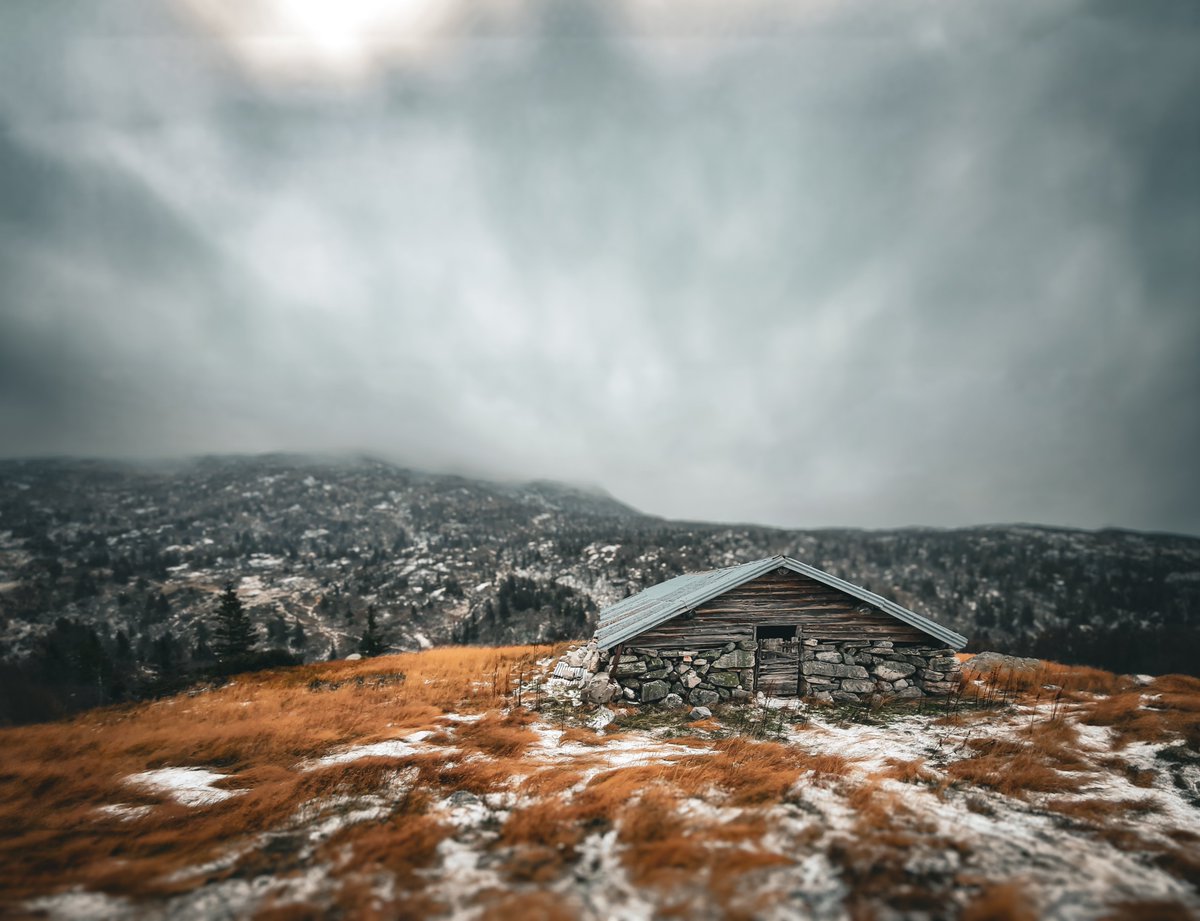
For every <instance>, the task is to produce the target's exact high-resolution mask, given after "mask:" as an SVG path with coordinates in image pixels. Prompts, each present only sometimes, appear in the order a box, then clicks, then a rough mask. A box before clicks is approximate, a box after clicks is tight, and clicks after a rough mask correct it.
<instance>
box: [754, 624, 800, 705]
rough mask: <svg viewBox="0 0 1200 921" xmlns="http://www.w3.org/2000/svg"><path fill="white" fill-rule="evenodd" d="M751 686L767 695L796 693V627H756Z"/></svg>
mask: <svg viewBox="0 0 1200 921" xmlns="http://www.w3.org/2000/svg"><path fill="white" fill-rule="evenodd" d="M754 632H755V639H756V640H757V641H758V655H757V656H756V662H757V663H758V664H757V666H756V668H755V682H754V686H755V688H756V689H757V690H760V691H762V692H763V693H764V694H767V695H768V696H770V697H797V696H799V694H800V627H799V626H797V625H794V624H793V625H789V626H784V627H757V628H756V629H755V631H754Z"/></svg>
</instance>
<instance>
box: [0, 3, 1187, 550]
mask: <svg viewBox="0 0 1200 921" xmlns="http://www.w3.org/2000/svg"><path fill="white" fill-rule="evenodd" d="M735 11H736V12H735ZM1198 100H1200V3H1196V2H1195V0H1179V2H1172V0H1139V2H1133V0H1103V2H1085V0H1069V2H1060V0H1028V2H1025V0H993V2H986V3H984V2H970V0H938V2H935V0H922V2H889V3H879V2H876V0H872V2H862V3H859V2H826V0H797V2H786V3H785V2H775V0H745V2H739V3H736V4H732V3H728V2H723V0H677V2H671V3H667V2H662V0H605V2H599V0H597V2H595V3H568V2H562V3H551V2H545V3H529V4H525V3H518V2H515V0H462V2H461V3H456V2H455V0H399V2H397V0H389V2H384V0H174V2H168V0H144V2H143V0H4V3H3V4H2V5H0V454H2V455H9V456H13V455H45V454H85V455H105V456H163V455H171V456H175V455H186V454H194V453H209V452H233V451H237V452H259V451H271V450H319V451H325V452H330V451H333V452H340V451H367V452H374V453H377V454H381V455H385V456H388V457H391V458H394V459H397V460H400V461H403V462H407V463H410V464H414V465H418V466H423V467H427V468H433V469H454V470H460V471H467V472H479V473H486V474H493V475H497V476H501V477H517V478H533V477H552V478H557V479H564V480H568V481H575V482H589V483H596V484H600V485H602V486H604V487H606V488H607V489H609V490H610V491H611V492H612V493H613V494H615V495H616V496H618V497H619V498H621V499H624V500H625V501H628V502H630V503H631V504H633V505H635V506H638V507H640V508H642V509H643V510H646V511H649V512H653V513H657V514H663V515H669V516H673V517H687V518H697V519H718V520H738V521H758V522H763V523H770V524H781V525H789V526H801V527H804V526H818V525H860V526H892V525H905V524H926V525H958V524H971V523H984V522H1008V521H1035V522H1043V523H1049V524H1064V525H1077V526H1084V527H1098V526H1105V525H1117V526H1126V527H1137V528H1151V529H1163V530H1175V531H1184V532H1188V533H1200V488H1198V484H1197V481H1198V477H1197V470H1200V405H1198V402H1200V401H1198V398H1200V108H1198Z"/></svg>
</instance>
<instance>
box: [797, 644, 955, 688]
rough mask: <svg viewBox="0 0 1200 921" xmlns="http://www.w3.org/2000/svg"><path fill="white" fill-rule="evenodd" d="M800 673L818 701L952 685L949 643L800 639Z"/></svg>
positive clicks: (951, 686)
mask: <svg viewBox="0 0 1200 921" xmlns="http://www.w3.org/2000/svg"><path fill="white" fill-rule="evenodd" d="M800 673H801V674H802V675H803V676H804V680H805V682H806V684H807V685H808V694H809V696H811V697H814V698H816V699H817V700H822V701H835V700H836V701H859V700H862V699H863V698H864V697H868V698H869V697H871V696H874V695H876V694H879V695H883V696H886V697H895V698H901V699H904V698H915V697H925V696H927V695H929V696H935V697H937V696H946V695H948V694H950V693H952V692H953V691H954V689H955V688H956V687H958V673H959V664H958V659H957V658H955V656H954V650H953V649H941V648H932V647H928V646H901V647H896V646H894V644H893V643H892V642H891V641H890V640H881V641H878V642H873V643H822V642H820V641H819V640H813V639H808V640H804V644H803V652H802V654H801V663H800Z"/></svg>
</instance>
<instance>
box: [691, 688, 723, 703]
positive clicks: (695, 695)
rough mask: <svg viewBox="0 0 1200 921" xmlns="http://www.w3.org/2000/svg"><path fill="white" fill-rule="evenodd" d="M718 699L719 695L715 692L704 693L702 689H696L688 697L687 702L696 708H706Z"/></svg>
mask: <svg viewBox="0 0 1200 921" xmlns="http://www.w3.org/2000/svg"><path fill="white" fill-rule="evenodd" d="M720 699H721V695H720V694H718V693H717V692H716V691H706V690H705V689H704V688H696V689H695V690H694V691H692V693H690V694H689V695H688V701H689V702H690V703H691V704H692V705H693V706H696V707H707V706H710V705H712V704H715V703H716V702H717V701H718V700H720Z"/></svg>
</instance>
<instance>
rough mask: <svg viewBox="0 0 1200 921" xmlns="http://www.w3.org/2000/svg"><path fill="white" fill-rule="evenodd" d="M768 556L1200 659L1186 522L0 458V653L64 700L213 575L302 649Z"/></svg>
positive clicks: (498, 618) (958, 613)
mask: <svg viewBox="0 0 1200 921" xmlns="http://www.w3.org/2000/svg"><path fill="white" fill-rule="evenodd" d="M775 553H787V554H789V555H792V556H795V557H797V558H798V559H801V560H804V561H806V562H810V563H812V564H814V565H816V566H818V567H820V568H822V569H826V570H828V571H829V572H832V573H835V574H837V575H839V576H842V577H844V578H847V579H849V580H851V581H854V582H857V583H859V584H861V585H864V586H866V587H867V588H870V589H871V590H873V591H876V592H879V593H881V594H885V595H887V596H889V597H892V598H895V599H896V600H897V601H899V602H900V603H902V604H905V605H907V606H909V607H912V608H913V609H915V610H917V611H920V612H922V613H926V614H928V615H930V616H932V617H934V618H936V619H938V620H939V621H941V622H944V623H946V624H947V625H949V626H951V627H952V628H954V629H955V630H957V631H959V632H961V633H963V634H965V635H967V636H969V637H971V639H972V643H971V647H970V648H972V649H981V648H994V649H998V650H1001V651H1005V652H1012V653H1021V654H1036V655H1039V656H1044V657H1048V658H1053V659H1057V660H1062V661H1067V662H1076V663H1087V664H1093V665H1098V666H1102V667H1105V668H1109V669H1113V670H1116V671H1119V672H1154V673H1163V672H1171V671H1179V672H1188V673H1197V672H1198V671H1200V665H1198V664H1197V663H1198V662H1200V655H1198V653H1200V640H1198V639H1197V636H1198V635H1200V631H1197V629H1196V628H1197V626H1200V623H1198V621H1197V610H1200V540H1197V539H1195V538H1190V537H1182V536H1171V535H1155V534H1143V533H1135V532H1124V531H1100V532H1083V531H1072V530H1055V529H1050V528H1040V527H1028V526H986V527H978V528H965V529H955V530H936V529H925V528H917V529H899V530H884V531H861V530H850V529H822V530H796V531H788V530H779V529H774V528H765V527H755V526H729V525H718V524H705V523H697V522H677V521H666V520H662V519H659V518H655V517H651V516H647V515H643V514H641V513H639V512H637V511H635V510H633V509H631V508H629V507H627V506H625V505H623V504H621V503H620V502H618V501H616V500H614V499H613V498H611V497H610V496H607V495H604V494H601V493H599V492H593V491H588V490H584V489H578V488H573V487H568V486H563V485H561V484H554V483H525V484H506V483H495V482H487V481H482V480H474V479H467V478H463V477H458V476H439V475H431V474H425V473H420V472H416V471H412V470H407V469H404V468H400V467H397V466H395V465H392V464H389V463H385V462H382V461H377V460H367V459H363V460H355V461H346V460H337V461H321V460H313V459H304V458H296V457H283V456H265V457H253V458H207V459H200V460H196V461H191V462H186V463H178V464H174V465H162V466H133V465H120V464H113V463H100V462H89V461H65V460H64V461H7V462H3V463H0V653H2V656H3V659H4V660H6V661H7V662H8V663H9V666H8V667H7V670H6V671H5V675H6V678H5V680H6V681H14V680H20V681H23V682H27V681H34V682H35V683H37V684H38V685H39V686H41V687H46V688H62V687H70V688H71V689H72V690H71V692H70V693H71V695H73V696H72V698H71V699H72V700H73V701H75V703H76V704H79V705H83V704H89V703H95V702H100V701H107V700H111V699H119V698H121V697H122V696H125V695H129V694H136V693H140V691H139V689H144V688H145V687H147V686H152V685H154V684H155V683H156V682H159V683H161V682H163V681H164V680H165V679H166V678H168V677H170V678H172V680H174V679H176V678H179V677H180V676H186V675H187V673H188V671H189V669H192V668H198V667H204V666H205V665H206V664H208V663H210V662H211V661H212V629H213V625H214V620H213V618H214V614H215V611H216V608H217V603H218V597H219V595H220V592H221V591H222V589H223V588H224V587H225V585H226V584H228V583H232V584H233V585H234V587H235V588H236V590H237V593H238V596H239V597H240V598H241V599H242V600H243V601H244V603H245V604H246V606H247V607H248V609H249V611H250V613H251V616H252V619H253V620H254V622H255V624H256V626H257V628H258V631H259V633H258V636H259V640H258V645H259V649H260V650H274V651H275V655H276V658H277V660H279V661H283V660H284V659H294V660H297V661H299V660H303V661H313V660H323V659H328V658H332V657H341V656H345V655H347V654H350V653H354V652H357V651H359V650H360V648H362V645H363V637H364V634H365V633H366V632H367V631H368V619H372V620H373V621H374V622H375V625H376V626H375V635H377V637H378V639H379V641H380V642H381V643H382V644H383V648H386V649H393V650H403V649H418V648H423V647H425V646H429V645H433V644H439V643H447V642H474V643H526V642H547V641H554V640H559V639H566V638H573V637H580V636H583V635H585V634H587V633H589V632H590V631H591V629H592V628H593V626H594V623H595V618H596V615H597V613H598V611H599V610H600V608H602V607H603V606H604V605H606V604H608V603H610V602H612V601H614V600H616V599H619V598H621V597H623V596H624V595H626V594H628V593H630V592H633V591H637V590H640V589H641V588H643V587H645V586H647V585H651V584H653V583H655V582H658V581H660V580H662V579H665V578H668V577H670V576H673V575H676V574H678V573H680V572H683V571H686V570H692V569H704V568H709V567H713V566H722V565H728V564H732V563H736V562H742V561H745V560H750V559H755V558H760V557H764V556H768V555H771V554H775ZM14 663H17V664H16V665H14ZM14 669H17V671H19V672H20V674H19V676H14ZM22 686H24V685H22Z"/></svg>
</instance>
